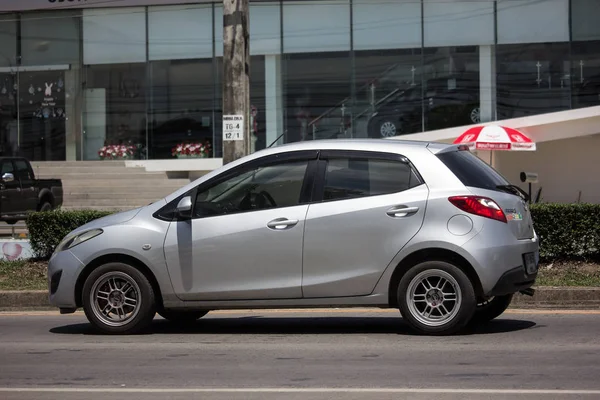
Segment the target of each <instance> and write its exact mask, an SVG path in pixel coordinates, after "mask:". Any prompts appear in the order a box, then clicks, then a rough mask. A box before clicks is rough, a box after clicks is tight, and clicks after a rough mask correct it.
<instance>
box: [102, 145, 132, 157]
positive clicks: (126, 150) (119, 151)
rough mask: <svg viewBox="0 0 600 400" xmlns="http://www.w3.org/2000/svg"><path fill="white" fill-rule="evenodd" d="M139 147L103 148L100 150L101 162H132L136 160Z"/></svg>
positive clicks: (115, 146)
mask: <svg viewBox="0 0 600 400" xmlns="http://www.w3.org/2000/svg"><path fill="white" fill-rule="evenodd" d="M136 151H137V146H134V145H125V144H113V145H106V146H103V147H102V148H101V149H100V150H98V155H99V156H100V159H101V160H131V159H134V158H135V153H136Z"/></svg>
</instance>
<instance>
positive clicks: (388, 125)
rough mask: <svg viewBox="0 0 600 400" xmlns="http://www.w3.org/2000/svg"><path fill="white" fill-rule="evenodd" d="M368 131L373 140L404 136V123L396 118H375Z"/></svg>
mask: <svg viewBox="0 0 600 400" xmlns="http://www.w3.org/2000/svg"><path fill="white" fill-rule="evenodd" d="M368 129H369V133H370V136H371V138H375V139H381V138H388V137H393V136H398V135H401V134H402V122H400V121H397V120H396V119H394V118H387V117H380V118H375V119H373V120H372V121H371V123H370V124H369V128H368Z"/></svg>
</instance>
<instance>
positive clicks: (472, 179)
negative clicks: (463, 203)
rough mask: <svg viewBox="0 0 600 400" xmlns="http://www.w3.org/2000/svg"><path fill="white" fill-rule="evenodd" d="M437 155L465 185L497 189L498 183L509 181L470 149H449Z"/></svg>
mask: <svg viewBox="0 0 600 400" xmlns="http://www.w3.org/2000/svg"><path fill="white" fill-rule="evenodd" d="M437 157H438V158H439V159H440V160H441V161H442V162H443V163H444V165H446V167H448V169H450V171H452V173H454V175H456V177H457V178H458V179H459V180H460V181H461V182H462V183H463V185H465V186H470V187H476V188H480V189H487V190H497V186H499V185H509V184H510V183H509V182H508V181H507V180H506V179H505V178H504V177H503V176H502V175H500V174H499V173H498V172H497V171H496V170H495V169H493V168H492V167H490V166H489V165H488V164H486V162H485V161H483V160H482V159H480V158H479V157H477V156H475V155H474V154H472V153H471V152H470V151H465V150H461V151H451V152H447V153H441V154H438V155H437Z"/></svg>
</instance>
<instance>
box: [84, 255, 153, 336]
mask: <svg viewBox="0 0 600 400" xmlns="http://www.w3.org/2000/svg"><path fill="white" fill-rule="evenodd" d="M108 276H116V277H117V278H118V279H123V280H125V281H130V282H131V283H130V285H131V286H132V288H131V289H128V290H125V293H124V294H128V295H130V296H131V297H134V298H135V304H136V305H137V312H135V313H134V312H132V314H131V315H130V316H129V317H127V318H129V321H127V322H126V323H122V322H118V323H117V324H119V325H111V324H110V323H107V322H105V320H103V319H101V318H100V317H99V316H98V315H97V314H96V312H98V313H100V311H99V309H100V308H102V307H103V305H104V304H105V303H106V304H107V303H108V301H106V302H105V301H104V300H97V301H93V300H92V290H94V291H96V290H95V286H96V284H97V283H98V289H102V288H103V287H106V286H103V285H102V284H101V283H102V282H103V281H104V280H105V279H106V278H107V277H108ZM117 283H118V282H117ZM134 283H135V284H134ZM107 284H108V283H107ZM113 285H114V283H113ZM135 285H137V286H135ZM124 287H125V285H123V286H121V289H123V288H124ZM132 289H133V291H134V292H135V293H134V294H135V296H134V294H132V292H131V290H132ZM108 290H110V289H107V290H106V291H105V292H108ZM113 292H116V291H111V293H113ZM82 297H83V298H82V303H83V310H84V312H85V315H86V317H87V319H88V321H90V323H91V324H92V326H93V327H94V329H95V330H96V331H98V332H101V333H106V334H117V335H129V334H134V333H139V332H142V331H143V330H145V329H146V328H147V327H148V326H149V325H150V323H151V322H152V319H153V318H154V315H155V314H156V300H155V294H154V290H153V288H152V285H151V284H150V281H148V278H146V276H145V275H144V274H143V273H142V272H140V271H139V270H138V269H136V268H134V267H132V266H131V265H127V264H123V263H119V262H114V263H108V264H104V265H102V266H100V267H98V268H96V269H95V270H94V271H92V273H91V274H90V276H88V278H87V279H86V281H85V284H84V285H83V292H82ZM125 306H127V304H125ZM129 307H131V306H128V309H129ZM95 310H96V311H95ZM106 318H107V319H108V317H106Z"/></svg>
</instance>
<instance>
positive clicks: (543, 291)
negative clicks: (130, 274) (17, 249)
mask: <svg viewBox="0 0 600 400" xmlns="http://www.w3.org/2000/svg"><path fill="white" fill-rule="evenodd" d="M52 308H53V307H51V306H50V305H49V304H48V292H47V291H45V290H37V291H0V311H14V310H22V309H27V310H43V309H52ZM511 308H563V309H600V287H538V288H536V292H535V295H534V296H533V297H530V296H525V295H522V294H517V295H515V297H514V299H513V302H512V305H511Z"/></svg>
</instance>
